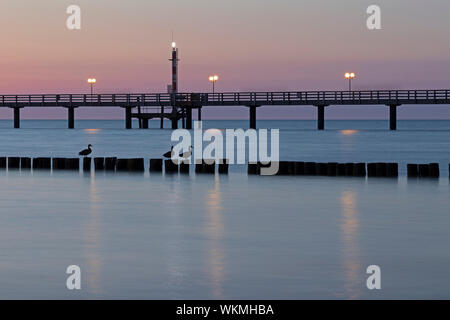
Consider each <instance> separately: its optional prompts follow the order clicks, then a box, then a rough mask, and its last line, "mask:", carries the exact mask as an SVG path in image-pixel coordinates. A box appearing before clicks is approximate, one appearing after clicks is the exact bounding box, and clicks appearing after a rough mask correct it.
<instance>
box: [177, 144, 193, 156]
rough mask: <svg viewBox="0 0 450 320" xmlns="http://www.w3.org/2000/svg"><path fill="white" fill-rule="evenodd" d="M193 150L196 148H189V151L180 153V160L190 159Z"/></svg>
mask: <svg viewBox="0 0 450 320" xmlns="http://www.w3.org/2000/svg"><path fill="white" fill-rule="evenodd" d="M192 148H194V147H193V146H189V151H186V152H183V153H180V158H183V159H187V158H189V157H190V156H191V155H192V150H191V149H192Z"/></svg>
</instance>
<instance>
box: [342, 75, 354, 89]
mask: <svg viewBox="0 0 450 320" xmlns="http://www.w3.org/2000/svg"><path fill="white" fill-rule="evenodd" d="M355 78H356V75H355V73H354V72H347V73H346V74H345V79H347V80H348V91H352V80H353V79H355Z"/></svg>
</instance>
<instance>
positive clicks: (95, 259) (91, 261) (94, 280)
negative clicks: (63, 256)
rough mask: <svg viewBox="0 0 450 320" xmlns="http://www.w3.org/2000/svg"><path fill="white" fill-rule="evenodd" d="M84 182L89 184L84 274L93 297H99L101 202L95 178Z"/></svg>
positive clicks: (88, 178)
mask: <svg viewBox="0 0 450 320" xmlns="http://www.w3.org/2000/svg"><path fill="white" fill-rule="evenodd" d="M85 182H86V183H87V184H89V206H88V217H87V222H86V226H85V229H84V233H85V234H84V242H85V248H84V249H85V257H86V274H87V284H88V286H89V290H90V291H91V292H92V293H93V294H95V295H101V294H102V293H103V292H102V280H101V275H102V268H103V261H102V258H103V255H102V253H101V249H102V246H103V244H102V231H101V227H102V221H101V219H102V213H103V208H102V204H103V201H102V200H101V198H100V197H101V194H100V193H99V191H98V190H97V188H96V181H95V176H94V175H92V177H86V179H85Z"/></svg>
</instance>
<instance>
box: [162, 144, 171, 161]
mask: <svg viewBox="0 0 450 320" xmlns="http://www.w3.org/2000/svg"><path fill="white" fill-rule="evenodd" d="M172 155H173V146H172V147H171V148H170V151H167V152H166V153H164V154H163V157H164V158H172Z"/></svg>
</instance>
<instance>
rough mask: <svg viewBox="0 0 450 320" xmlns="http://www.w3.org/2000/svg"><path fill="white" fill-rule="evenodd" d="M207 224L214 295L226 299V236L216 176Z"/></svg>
mask: <svg viewBox="0 0 450 320" xmlns="http://www.w3.org/2000/svg"><path fill="white" fill-rule="evenodd" d="M205 206H206V214H207V217H206V225H205V233H206V235H207V237H208V239H209V244H208V265H209V267H208V270H209V272H210V279H211V284H212V287H213V288H212V289H213V290H212V291H213V296H214V298H215V299H224V296H223V289H222V285H223V281H224V272H225V270H224V269H225V266H224V260H225V257H224V249H223V245H222V243H221V241H222V238H223V236H224V232H225V230H224V224H223V221H222V210H223V207H222V203H221V194H220V184H219V178H218V177H216V178H215V182H214V188H213V189H210V190H209V191H208V193H207V195H206V201H205Z"/></svg>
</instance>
